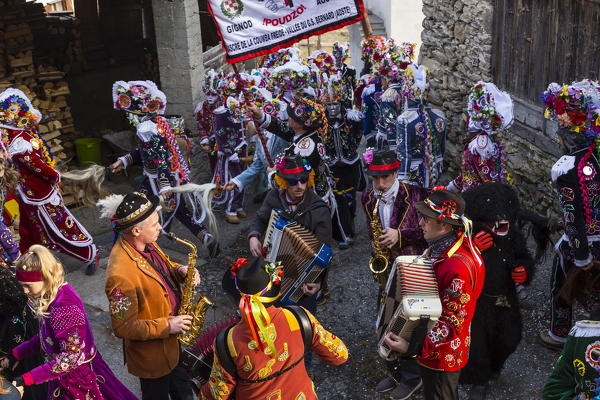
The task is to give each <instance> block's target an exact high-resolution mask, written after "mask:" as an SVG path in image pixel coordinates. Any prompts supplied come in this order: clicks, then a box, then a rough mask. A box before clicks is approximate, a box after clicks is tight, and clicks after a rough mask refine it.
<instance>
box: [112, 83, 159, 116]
mask: <svg viewBox="0 0 600 400" xmlns="http://www.w3.org/2000/svg"><path fill="white" fill-rule="evenodd" d="M112 96H113V105H114V108H115V110H123V111H126V112H128V113H132V114H149V115H162V114H164V112H165V108H166V107H167V96H165V94H164V93H163V92H162V91H161V90H159V89H158V87H157V86H156V84H155V83H154V82H152V81H129V82H125V81H117V82H115V83H114V84H113V88H112Z"/></svg>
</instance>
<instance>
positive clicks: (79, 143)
mask: <svg viewBox="0 0 600 400" xmlns="http://www.w3.org/2000/svg"><path fill="white" fill-rule="evenodd" d="M101 143H102V139H99V138H84V139H77V140H75V151H76V152H77V160H78V161H79V166H80V167H81V168H87V167H89V166H90V165H92V164H100V163H101V162H102V157H101V148H102V146H101Z"/></svg>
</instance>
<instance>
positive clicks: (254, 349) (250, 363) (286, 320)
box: [200, 306, 348, 400]
mask: <svg viewBox="0 0 600 400" xmlns="http://www.w3.org/2000/svg"><path fill="white" fill-rule="evenodd" d="M266 311H267V312H268V314H269V316H270V319H271V323H270V324H269V325H267V326H266V331H267V332H268V335H269V336H270V338H271V339H273V344H274V346H275V350H276V351H277V355H275V354H273V352H272V350H271V348H270V346H268V345H267V342H266V341H265V340H264V339H263V335H262V333H261V334H260V338H261V341H262V342H263V344H264V346H263V347H264V351H263V350H260V348H259V346H258V345H257V343H256V341H255V340H254V339H253V335H252V332H251V330H250V326H249V325H248V324H247V323H246V321H245V320H242V321H241V322H239V323H238V324H237V325H236V326H235V327H233V328H232V329H231V330H230V331H229V332H228V335H227V348H228V350H229V354H230V355H231V357H232V359H233V362H234V364H235V366H236V370H237V378H235V377H233V376H231V375H230V374H229V373H228V372H227V371H226V370H225V368H223V366H222V365H221V363H220V362H219V360H218V358H217V355H216V354H217V351H215V358H214V363H213V367H212V372H211V375H210V379H209V381H208V382H207V383H206V384H205V385H204V386H203V387H202V391H201V393H200V399H202V400H205V399H211V400H212V399H215V400H225V399H228V398H229V396H231V394H232V393H233V391H234V390H235V395H234V397H233V398H235V399H244V400H254V399H260V400H300V399H302V400H309V399H317V395H316V393H315V391H314V385H313V382H312V381H311V379H310V378H309V377H308V374H307V373H306V368H305V365H304V362H303V361H304V360H303V352H304V342H303V338H302V333H301V329H300V326H299V323H298V320H297V319H296V317H295V316H294V315H293V314H292V312H291V311H289V310H287V309H283V308H278V307H275V306H270V307H268V308H267V309H266ZM306 314H307V315H308V317H309V318H310V321H311V323H312V331H313V336H312V344H311V346H310V348H311V350H312V351H314V352H315V353H316V354H317V355H318V356H319V357H321V358H322V359H323V360H324V361H325V362H327V363H329V364H334V365H339V364H342V363H344V362H346V360H348V349H347V348H346V345H345V344H344V342H342V340H341V339H340V338H338V337H336V336H334V335H333V334H332V333H330V332H328V331H327V330H325V328H323V326H321V324H320V323H319V321H317V319H316V318H315V317H313V316H312V315H311V314H310V313H309V312H308V311H306ZM286 369H287V370H286ZM282 371H284V372H283V373H282ZM265 378H267V379H265ZM257 380H260V381H259V382H247V381H257Z"/></svg>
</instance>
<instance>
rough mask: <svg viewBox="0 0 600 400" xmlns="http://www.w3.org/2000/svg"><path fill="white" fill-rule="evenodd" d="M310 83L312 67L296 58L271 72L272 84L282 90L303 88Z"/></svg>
mask: <svg viewBox="0 0 600 400" xmlns="http://www.w3.org/2000/svg"><path fill="white" fill-rule="evenodd" d="M309 84H310V69H309V68H308V67H307V66H306V65H304V64H302V63H300V62H298V61H296V60H292V61H288V62H287V63H285V64H283V65H281V66H279V67H277V68H275V69H274V70H273V72H272V73H271V85H272V86H273V87H274V88H278V89H279V90H281V91H285V90H298V89H300V90H302V88H304V87H306V86H308V85H309Z"/></svg>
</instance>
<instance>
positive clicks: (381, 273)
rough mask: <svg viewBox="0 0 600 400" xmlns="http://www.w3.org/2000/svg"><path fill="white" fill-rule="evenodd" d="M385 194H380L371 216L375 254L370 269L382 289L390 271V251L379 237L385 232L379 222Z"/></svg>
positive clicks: (370, 261)
mask: <svg viewBox="0 0 600 400" xmlns="http://www.w3.org/2000/svg"><path fill="white" fill-rule="evenodd" d="M382 195H383V192H380V193H379V195H378V196H377V200H376V201H375V208H374V209H373V215H372V216H371V232H373V252H374V253H375V254H374V256H373V257H371V260H369V269H370V270H371V272H372V273H373V278H375V282H377V284H378V285H379V287H380V288H384V287H385V285H386V283H387V279H388V275H389V271H388V266H389V250H388V249H387V248H385V247H384V246H382V245H380V244H379V237H380V236H381V233H382V231H383V228H382V226H381V221H379V201H380V200H381V196H382Z"/></svg>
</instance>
